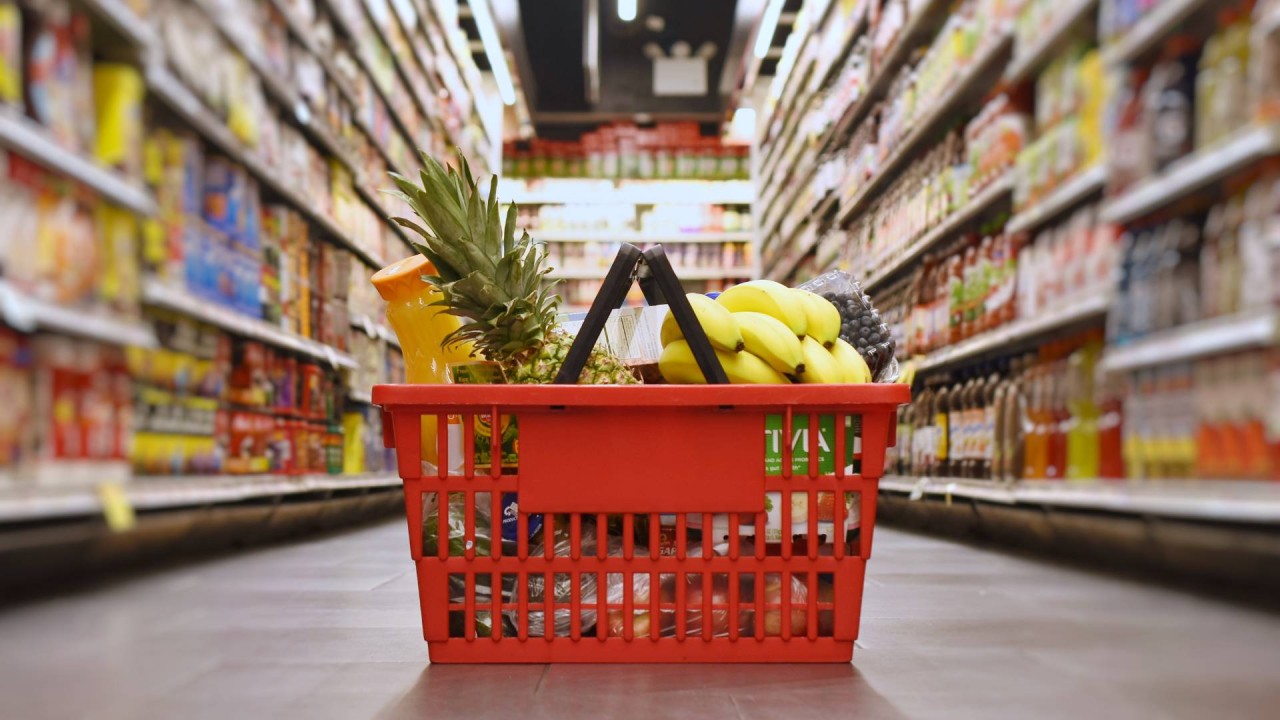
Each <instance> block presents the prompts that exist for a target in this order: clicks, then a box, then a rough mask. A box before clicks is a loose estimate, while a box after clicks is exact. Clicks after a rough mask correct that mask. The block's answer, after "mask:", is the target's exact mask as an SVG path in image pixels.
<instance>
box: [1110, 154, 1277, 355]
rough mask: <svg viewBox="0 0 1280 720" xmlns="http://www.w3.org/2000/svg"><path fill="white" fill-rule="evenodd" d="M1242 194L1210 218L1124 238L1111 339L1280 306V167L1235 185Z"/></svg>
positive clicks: (1212, 212) (1156, 227) (1137, 228)
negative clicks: (1278, 279) (1279, 272)
mask: <svg viewBox="0 0 1280 720" xmlns="http://www.w3.org/2000/svg"><path fill="white" fill-rule="evenodd" d="M1235 184H1237V185H1239V186H1242V189H1240V190H1239V191H1237V192H1235V193H1233V194H1232V195H1231V197H1229V198H1228V199H1227V200H1225V201H1223V202H1220V203H1218V204H1216V205H1214V206H1213V207H1212V208H1210V210H1209V211H1208V213H1207V214H1205V215H1203V216H1196V215H1193V216H1191V217H1189V218H1177V219H1173V220H1170V221H1168V222H1163V223H1158V224H1154V225H1146V226H1135V227H1133V228H1130V229H1128V230H1126V231H1125V233H1124V234H1123V236H1122V238H1121V244H1122V246H1123V250H1122V253H1121V259H1120V267H1119V270H1120V273H1119V278H1118V284H1117V290H1118V297H1117V302H1116V304H1115V308H1114V311H1113V312H1112V313H1110V319H1109V321H1110V323H1111V327H1110V328H1109V335H1110V337H1111V338H1112V339H1113V340H1127V339H1131V338H1135V337H1140V336H1142V335H1145V334H1147V333H1150V332H1156V331H1160V330H1167V329H1169V328H1173V327H1177V326H1180V325H1185V324H1188V323H1192V322H1196V321H1198V320H1204V319H1209V318H1214V317H1220V316H1224V315H1232V314H1235V313H1239V312H1245V311H1250V310H1256V309H1260V308H1266V307H1270V306H1272V305H1273V304H1274V303H1276V301H1277V300H1280V284H1277V282H1276V280H1275V278H1276V270H1277V269H1280V250H1278V249H1277V248H1278V247H1280V245H1277V237H1280V169H1278V168H1276V167H1271V168H1269V169H1268V170H1267V171H1265V172H1264V173H1263V174H1262V175H1261V177H1257V178H1254V177H1251V176H1245V177H1241V178H1238V179H1236V183H1235Z"/></svg>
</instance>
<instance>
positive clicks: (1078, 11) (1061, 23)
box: [1004, 0, 1098, 83]
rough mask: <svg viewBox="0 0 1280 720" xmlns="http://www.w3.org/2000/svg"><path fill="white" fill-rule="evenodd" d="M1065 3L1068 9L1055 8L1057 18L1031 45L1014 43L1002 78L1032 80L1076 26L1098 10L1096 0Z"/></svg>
mask: <svg viewBox="0 0 1280 720" xmlns="http://www.w3.org/2000/svg"><path fill="white" fill-rule="evenodd" d="M1066 4H1067V5H1068V8H1067V9H1066V10H1059V11H1058V17H1057V19H1056V20H1055V21H1054V22H1053V23H1052V24H1051V25H1050V26H1049V27H1048V28H1045V29H1044V31H1043V32H1042V33H1040V34H1039V35H1038V36H1037V37H1036V40H1035V43H1034V44H1032V45H1030V46H1027V47H1023V46H1021V45H1018V44H1016V43H1015V44H1014V48H1013V60H1012V61H1011V62H1010V63H1009V67H1008V69H1006V71H1005V74H1004V77H1005V80H1007V81H1008V82H1010V83H1021V82H1026V81H1029V80H1034V79H1035V75H1037V74H1038V73H1039V72H1040V71H1041V70H1042V69H1044V67H1045V66H1046V65H1048V64H1049V62H1050V61H1051V60H1053V57H1054V55H1056V54H1057V53H1058V52H1059V51H1060V50H1062V48H1063V46H1064V45H1066V43H1067V42H1068V41H1070V40H1071V39H1072V38H1073V37H1074V36H1075V29H1076V27H1077V26H1078V25H1080V24H1081V23H1082V22H1083V21H1084V20H1085V19H1086V18H1089V17H1091V16H1092V15H1093V14H1094V12H1095V11H1096V10H1097V9H1098V0H1067V2H1066Z"/></svg>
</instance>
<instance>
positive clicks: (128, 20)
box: [81, 0, 156, 49]
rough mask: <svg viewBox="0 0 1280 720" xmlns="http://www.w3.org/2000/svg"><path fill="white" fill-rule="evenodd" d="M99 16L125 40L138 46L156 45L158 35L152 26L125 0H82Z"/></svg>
mask: <svg viewBox="0 0 1280 720" xmlns="http://www.w3.org/2000/svg"><path fill="white" fill-rule="evenodd" d="M81 2H82V3H84V5H85V7H87V8H89V10H90V11H91V12H93V13H94V14H95V15H97V16H98V17H100V18H102V19H103V20H106V21H107V23H108V24H110V25H111V26H112V27H113V28H115V29H116V31H117V32H119V33H120V34H121V35H122V36H123V37H124V39H125V40H127V41H129V43H131V44H132V45H133V46H134V47H136V48H142V49H147V48H152V47H155V42H156V36H155V32H154V31H152V29H151V26H150V25H148V24H147V22H146V21H145V20H143V19H142V18H140V17H138V14H137V13H136V12H134V11H133V8H130V7H129V6H128V5H126V4H125V3H124V2H123V0H81Z"/></svg>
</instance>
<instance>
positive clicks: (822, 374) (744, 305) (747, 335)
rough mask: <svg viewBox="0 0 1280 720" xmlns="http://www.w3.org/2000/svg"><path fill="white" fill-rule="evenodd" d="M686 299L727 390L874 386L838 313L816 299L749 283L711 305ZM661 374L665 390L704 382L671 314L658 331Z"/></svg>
mask: <svg viewBox="0 0 1280 720" xmlns="http://www.w3.org/2000/svg"><path fill="white" fill-rule="evenodd" d="M688 297H689V304H690V305H692V306H693V312H694V314H695V315H697V317H698V324H700V325H701V326H702V330H703V331H704V332H705V333H706V334H707V339H708V340H710V341H711V346H712V347H713V348H714V349H715V352H716V357H717V358H719V359H720V365H721V366H722V367H724V372H725V375H727V376H728V377H729V382H730V383H734V384H770V383H789V382H798V383H823V384H834V383H868V382H871V370H870V369H869V368H868V367H867V363H866V361H864V360H863V359H862V356H861V355H859V354H858V351H857V350H855V349H853V346H851V345H850V344H849V343H847V342H845V341H844V340H842V339H841V338H840V311H839V310H837V309H836V306H835V305H832V304H831V303H830V302H828V301H827V300H826V299H825V298H823V297H821V296H819V295H815V294H813V293H811V292H809V291H807V290H797V289H794V288H789V287H787V286H785V285H782V284H780V283H776V282H773V281H771V280H752V281H751V282H745V283H742V284H740V285H734V286H733V287H731V288H729V289H728V290H725V291H724V292H722V293H720V296H719V297H717V298H716V299H715V300H712V299H711V298H709V297H707V296H706V295H699V294H697V293H689V295H688ZM658 369H659V370H661V372H662V377H663V378H665V379H666V381H667V382H669V383H673V384H691V383H696V384H701V383H705V382H706V379H705V378H704V377H703V375H702V370H701V369H699V368H698V363H697V361H696V360H695V359H694V357H693V351H692V350H690V348H689V343H688V342H686V341H685V339H684V335H683V334H682V333H681V331H680V326H679V325H678V324H677V323H676V319H675V316H674V315H672V314H671V313H667V317H666V319H665V320H664V321H663V323H662V357H661V358H660V359H659V361H658Z"/></svg>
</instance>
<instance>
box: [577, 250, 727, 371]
mask: <svg viewBox="0 0 1280 720" xmlns="http://www.w3.org/2000/svg"><path fill="white" fill-rule="evenodd" d="M635 280H639V282H640V289H641V290H642V291H643V292H644V297H645V300H646V301H648V303H649V304H650V305H659V304H661V303H662V302H663V301H664V300H665V301H666V304H667V307H668V308H669V311H670V312H671V313H672V314H673V315H675V317H676V323H677V324H678V325H679V326H680V330H681V332H683V333H684V337H685V340H686V341H688V343H689V348H690V349H691V350H692V351H693V357H694V359H696V360H697V361H698V367H699V368H701V370H702V375H703V377H705V378H706V379H707V382H708V383H711V384H713V385H727V384H729V378H728V376H727V375H725V373H724V368H723V367H721V366H720V360H719V359H718V358H717V357H716V353H715V350H714V349H712V347H711V342H710V341H708V340H707V333H706V332H705V331H704V330H703V329H702V325H701V324H700V323H699V322H698V316H697V315H695V314H694V313H693V306H692V305H690V304H689V298H687V297H685V293H684V286H682V285H681V284H680V279H679V278H677V277H676V273H675V271H674V270H672V269H671V262H670V261H669V260H667V253H666V251H664V250H663V249H662V246H661V245H655V246H654V247H651V248H649V249H648V250H645V251H644V252H641V251H640V249H639V248H637V247H636V246H635V245H631V244H630V243H622V246H621V247H619V248H618V254H617V255H616V256H615V257H614V258H613V264H612V265H611V266H609V272H608V273H607V274H606V275H605V278H604V285H603V286H602V287H601V288H600V292H599V294H597V295H596V299H595V300H594V301H592V303H591V309H590V310H588V311H587V318H586V320H584V321H583V323H582V327H581V328H580V329H579V330H578V336H577V337H576V338H574V340H573V345H572V346H570V347H569V352H568V353H567V354H566V355H565V359H564V364H563V365H561V366H560V371H559V372H558V373H556V379H555V383H556V384H557V385H575V384H577V382H578V378H579V377H581V376H582V369H583V368H584V367H586V365H587V358H588V357H589V356H590V355H591V349H592V348H594V347H595V345H596V342H597V341H598V340H599V339H600V333H602V332H604V325H605V322H606V321H608V319H609V314H610V313H612V312H613V311H614V310H616V309H618V308H621V307H622V304H623V303H624V302H626V300H627V291H629V290H630V289H631V283H632V282H633V281H635Z"/></svg>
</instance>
